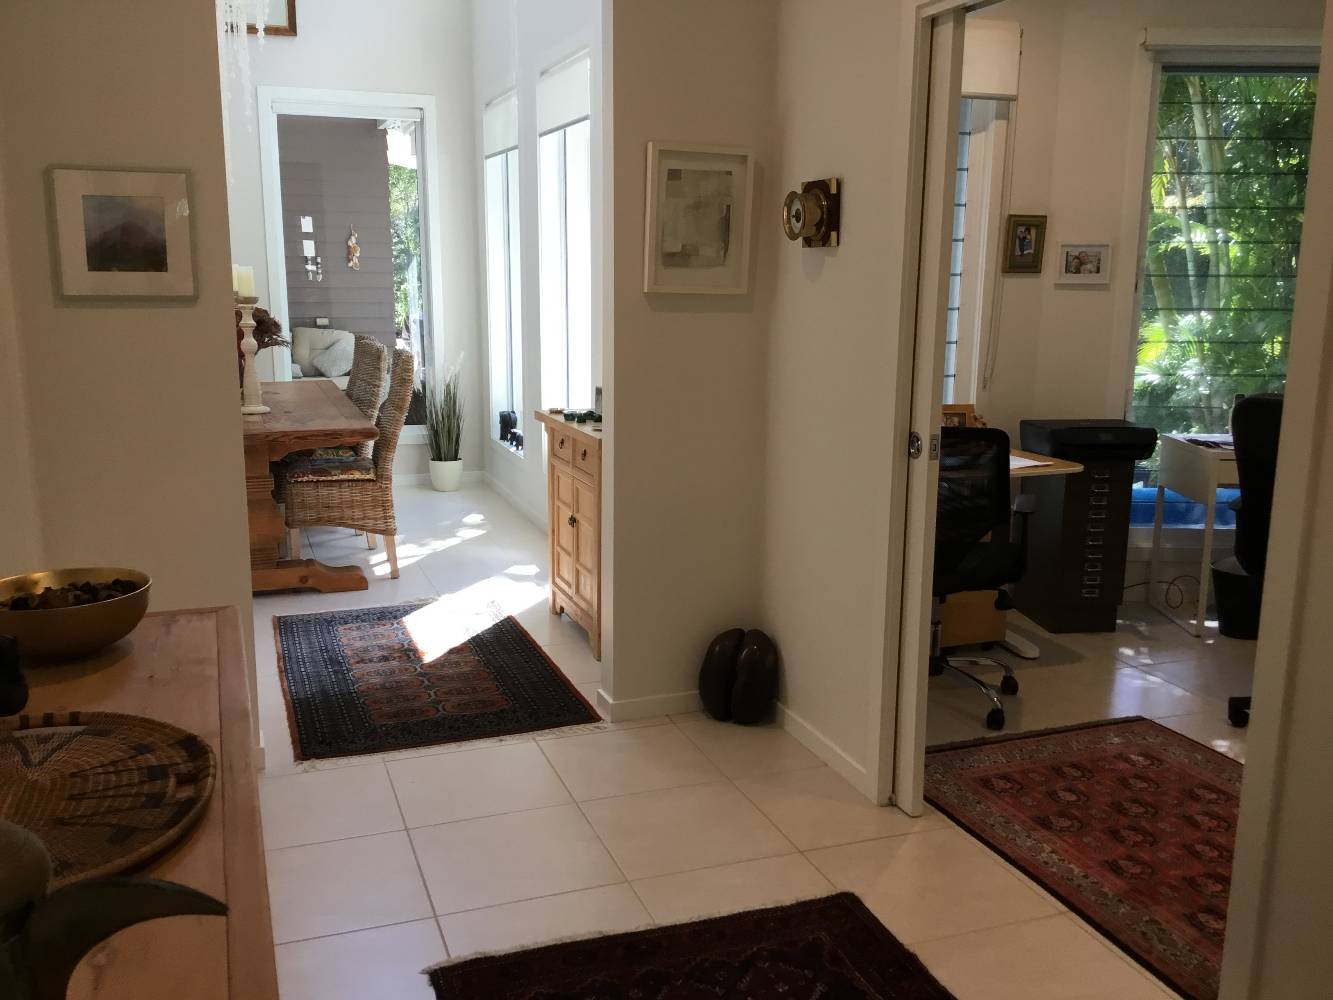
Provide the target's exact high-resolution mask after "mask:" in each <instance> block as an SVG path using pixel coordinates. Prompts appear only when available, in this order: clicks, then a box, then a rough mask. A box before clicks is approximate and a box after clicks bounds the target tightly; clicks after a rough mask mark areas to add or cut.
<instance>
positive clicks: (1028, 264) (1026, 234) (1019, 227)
mask: <svg viewBox="0 0 1333 1000" xmlns="http://www.w3.org/2000/svg"><path fill="white" fill-rule="evenodd" d="M1045 251H1046V216H1044V215H1011V216H1009V218H1008V219H1006V220H1005V224H1004V258H1003V265H1002V269H1003V271H1004V273H1005V274H1041V266H1042V257H1043V256H1044V254H1045Z"/></svg>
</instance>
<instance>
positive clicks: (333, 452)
mask: <svg viewBox="0 0 1333 1000" xmlns="http://www.w3.org/2000/svg"><path fill="white" fill-rule="evenodd" d="M311 454H312V455H313V456H314V457H315V458H358V457H360V452H358V451H357V450H356V449H355V448H347V447H340V448H316V449H315V450H314V451H313V452H312V453H311Z"/></svg>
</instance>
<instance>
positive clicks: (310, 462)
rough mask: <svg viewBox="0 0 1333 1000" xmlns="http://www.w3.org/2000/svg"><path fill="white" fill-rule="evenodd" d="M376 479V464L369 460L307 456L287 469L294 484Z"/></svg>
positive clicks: (288, 478) (288, 475)
mask: <svg viewBox="0 0 1333 1000" xmlns="http://www.w3.org/2000/svg"><path fill="white" fill-rule="evenodd" d="M374 478H375V463H374V462H372V461H371V460H370V459H368V458H319V457H318V456H316V455H307V456H304V457H302V458H298V459H297V460H296V461H294V462H292V463H291V465H290V466H288V468H287V480H288V482H293V483H322V482H332V481H344V482H346V481H365V480H373V479H374Z"/></svg>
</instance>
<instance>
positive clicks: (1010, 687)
mask: <svg viewBox="0 0 1333 1000" xmlns="http://www.w3.org/2000/svg"><path fill="white" fill-rule="evenodd" d="M1000 694H1018V678H1017V677H1014V676H1012V675H1010V674H1005V675H1004V677H1002V678H1001V679H1000ZM1002 724H1003V723H1002Z"/></svg>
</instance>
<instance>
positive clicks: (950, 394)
mask: <svg viewBox="0 0 1333 1000" xmlns="http://www.w3.org/2000/svg"><path fill="white" fill-rule="evenodd" d="M971 143H972V100H971V98H967V97H964V98H963V101H962V107H961V108H960V109H959V113H958V162H957V163H956V164H955V166H954V195H953V244H952V246H953V251H952V252H951V253H950V254H949V312H948V318H947V320H946V321H945V334H944V402H945V403H946V404H948V403H953V402H956V401H957V399H956V396H957V385H956V383H957V381H958V326H959V312H960V310H961V309H962V305H963V241H964V238H965V237H966V234H967V160H968V151H969V147H970V146H971Z"/></svg>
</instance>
